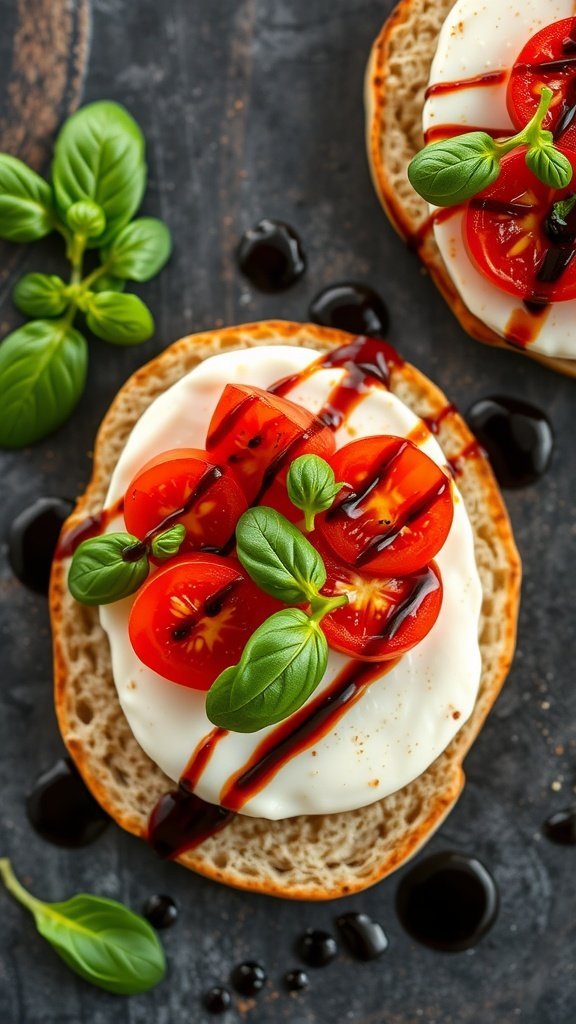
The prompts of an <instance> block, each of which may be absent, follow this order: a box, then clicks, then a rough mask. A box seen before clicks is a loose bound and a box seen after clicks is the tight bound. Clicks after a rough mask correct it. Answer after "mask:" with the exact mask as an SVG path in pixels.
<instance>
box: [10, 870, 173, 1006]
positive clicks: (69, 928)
mask: <svg viewBox="0 0 576 1024" xmlns="http://www.w3.org/2000/svg"><path fill="white" fill-rule="evenodd" d="M0 874H1V876H2V879H3V881H4V884H5V885H6V887H7V889H8V890H9V892H10V893H11V894H12V895H13V896H14V897H15V899H17V900H18V901H19V902H20V903H22V905H23V906H25V907H26V908H27V909H28V910H29V911H30V912H31V914H32V915H33V917H34V920H35V922H36V927H37V929H38V931H39V932H40V935H42V936H43V938H45V939H46V940H47V942H49V943H50V945H51V946H52V948H53V949H54V950H55V951H56V953H58V955H59V956H60V957H61V958H62V960H64V962H65V963H66V964H67V965H68V967H70V968H71V969H72V970H73V971H75V972H76V974H79V975H80V977H82V978H84V979H85V980H86V981H89V982H90V983H91V984H92V985H97V986H98V987H99V988H103V989H105V990H106V991H107V992H113V993H115V994H116V995H127V996H128V995H136V994H137V993H139V992H147V991H148V990H149V989H151V988H153V987H154V986H155V985H157V984H158V983H159V982H160V981H162V978H163V977H164V974H165V972H166V962H165V957H164V950H163V949H162V945H161V943H160V940H159V939H158V936H157V935H156V932H155V931H154V929H153V928H152V927H151V926H150V925H149V924H148V922H147V921H145V920H144V918H143V917H140V915H139V914H135V913H133V911H131V910H129V909H128V907H125V906H124V905H123V904H122V903H117V902H116V900H110V899H106V898H105V897H103V896H92V895H90V894H88V893H79V894H78V895H77V896H72V898H71V899H69V900H64V901H63V902H60V903H45V902H43V901H42V900H39V899H37V898H36V897H35V896H32V895H31V894H30V893H29V892H28V891H27V890H26V889H24V888H23V886H21V885H20V883H19V882H18V880H17V878H16V877H15V875H14V872H13V871H12V867H11V865H10V861H8V860H6V859H5V858H4V859H2V860H0Z"/></svg>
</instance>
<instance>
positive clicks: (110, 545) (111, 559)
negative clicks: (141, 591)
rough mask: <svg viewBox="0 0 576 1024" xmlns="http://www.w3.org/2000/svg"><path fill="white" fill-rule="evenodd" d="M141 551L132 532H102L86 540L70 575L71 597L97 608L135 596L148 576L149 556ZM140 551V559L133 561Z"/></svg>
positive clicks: (81, 546) (79, 547) (75, 558)
mask: <svg viewBox="0 0 576 1024" xmlns="http://www.w3.org/2000/svg"><path fill="white" fill-rule="evenodd" d="M142 548H143V545H142V543H141V541H139V540H138V538H137V537H133V536H132V534H130V533H103V534H102V535H101V536H100V537H91V538H90V540H85V541H83V542H82V544H79V545H78V547H77V549H76V551H75V552H74V555H73V557H72V564H71V566H70V571H69V573H68V589H69V591H70V593H71V594H72V597H74V598H76V600H77V601H80V603H81V604H89V605H94V604H112V602H113V601H120V599H121V598H123V597H128V596H129V594H133V593H134V591H136V590H138V587H139V586H140V584H141V583H143V582H144V580H145V579H146V577H147V575H148V556H147V554H146V549H145V548H144V550H143V551H142ZM140 551H142V553H141V554H140V557H136V558H134V556H136V555H138V554H139V552H140ZM126 556H128V557H126Z"/></svg>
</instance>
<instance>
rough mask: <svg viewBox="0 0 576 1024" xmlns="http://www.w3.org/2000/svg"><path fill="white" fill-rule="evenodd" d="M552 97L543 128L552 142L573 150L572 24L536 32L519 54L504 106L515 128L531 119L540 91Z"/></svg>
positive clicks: (575, 67) (575, 34) (575, 42)
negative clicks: (553, 140) (543, 88)
mask: <svg viewBox="0 0 576 1024" xmlns="http://www.w3.org/2000/svg"><path fill="white" fill-rule="evenodd" d="M544 85H547V86H548V87H549V88H550V89H552V91H553V93H554V96H553V99H552V103H551V104H550V109H549V110H548V113H547V114H546V117H545V119H544V123H543V127H544V128H547V129H548V130H549V131H551V132H553V133H554V137H555V141H556V142H561V143H562V145H563V146H567V147H568V148H569V149H576V22H575V21H574V19H573V18H564V19H563V20H562V21H555V22H554V23H553V24H552V25H547V26H546V28H543V29H541V31H540V32H536V34H535V35H533V36H532V38H531V39H529V40H528V42H527V43H526V46H525V47H524V48H523V49H522V50H521V51H520V53H519V54H518V57H517V58H516V61H515V63H514V66H513V68H512V72H511V74H510V79H509V81H508V91H507V94H506V102H507V105H508V112H509V114H510V117H511V118H512V120H513V122H514V124H515V125H516V127H517V128H523V127H524V126H525V125H526V124H528V121H530V119H531V118H532V117H533V116H534V114H535V113H536V110H537V108H538V104H539V103H540V93H541V91H542V87H543V86H544Z"/></svg>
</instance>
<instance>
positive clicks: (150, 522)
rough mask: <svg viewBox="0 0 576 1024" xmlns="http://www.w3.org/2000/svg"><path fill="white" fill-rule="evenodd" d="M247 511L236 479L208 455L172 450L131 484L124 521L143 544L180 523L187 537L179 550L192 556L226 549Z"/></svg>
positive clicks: (193, 451)
mask: <svg viewBox="0 0 576 1024" xmlns="http://www.w3.org/2000/svg"><path fill="white" fill-rule="evenodd" d="M246 508H247V505H246V499H245V497H244V495H243V493H242V491H241V489H240V487H239V486H238V484H237V483H236V481H235V480H234V478H233V477H231V476H230V475H229V474H228V473H226V472H225V471H223V470H222V469H220V468H219V467H217V466H216V464H215V462H214V461H213V459H212V458H209V457H208V455H207V453H206V452H205V451H204V450H202V449H200V448H174V449H171V450H170V451H167V452H163V453H162V454H161V455H159V456H157V457H156V458H155V459H151V460H150V462H148V463H146V465H145V466H144V467H143V468H142V469H141V470H140V471H139V473H137V475H136V476H135V477H134V479H133V480H132V481H131V483H130V485H129V487H128V489H127V491H126V495H125V498H124V520H125V523H126V528H127V529H128V530H129V531H130V533H133V534H134V536H136V537H139V538H140V539H141V540H142V539H144V537H147V536H149V535H151V534H152V533H154V532H159V528H163V529H168V527H169V526H174V525H175V523H182V524H183V525H184V526H185V527H186V537H185V540H184V543H183V545H182V547H181V549H180V550H181V551H192V550H197V549H198V548H200V547H210V548H221V547H224V546H225V544H226V543H227V542H228V541H229V540H230V538H231V536H232V534H233V533H234V530H235V528H236V523H237V522H238V519H239V517H240V516H241V515H242V513H243V512H244V511H245V510H246ZM178 512H179V513H180V514H177V513H178Z"/></svg>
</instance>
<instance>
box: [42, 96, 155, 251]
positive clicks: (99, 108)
mask: <svg viewBox="0 0 576 1024" xmlns="http://www.w3.org/2000/svg"><path fill="white" fill-rule="evenodd" d="M52 176H53V181H54V191H55V195H56V203H57V206H58V208H59V210H60V211H61V213H62V215H63V216H64V217H65V216H66V214H67V212H68V210H69V208H70V207H71V206H72V205H73V204H74V203H77V202H79V201H80V200H84V199H91V200H93V201H94V202H95V203H97V204H98V205H99V206H100V207H101V208H102V209H103V211H104V214H105V217H106V229H105V232H104V234H103V235H102V236H101V237H99V238H98V240H97V241H95V240H94V239H92V241H91V242H89V245H91V246H94V245H98V246H101V245H106V244H107V243H108V242H110V241H111V240H112V238H113V237H114V236H115V235H116V233H117V232H118V231H119V230H120V228H122V227H124V225H125V224H127V223H128V221H129V220H130V219H131V217H132V216H133V215H134V213H135V212H136V210H137V209H138V207H139V205H140V201H141V199H142V195H143V193H144V187H145V184H146V164H145V160H144V138H143V136H142V132H141V131H140V129H139V127H138V125H137V124H136V122H135V121H134V119H133V118H132V117H131V116H130V114H129V113H128V111H127V110H125V109H124V108H123V107H121V106H119V105H118V104H117V103H110V102H106V101H102V102H97V103H90V104H88V106H86V107H82V109H81V110H78V111H77V112H76V113H75V114H73V115H72V117H70V118H68V120H67V121H66V122H65V123H64V127H63V128H62V131H61V132H60V134H59V136H58V138H57V140H56V147H55V151H54V163H53V166H52Z"/></svg>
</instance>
